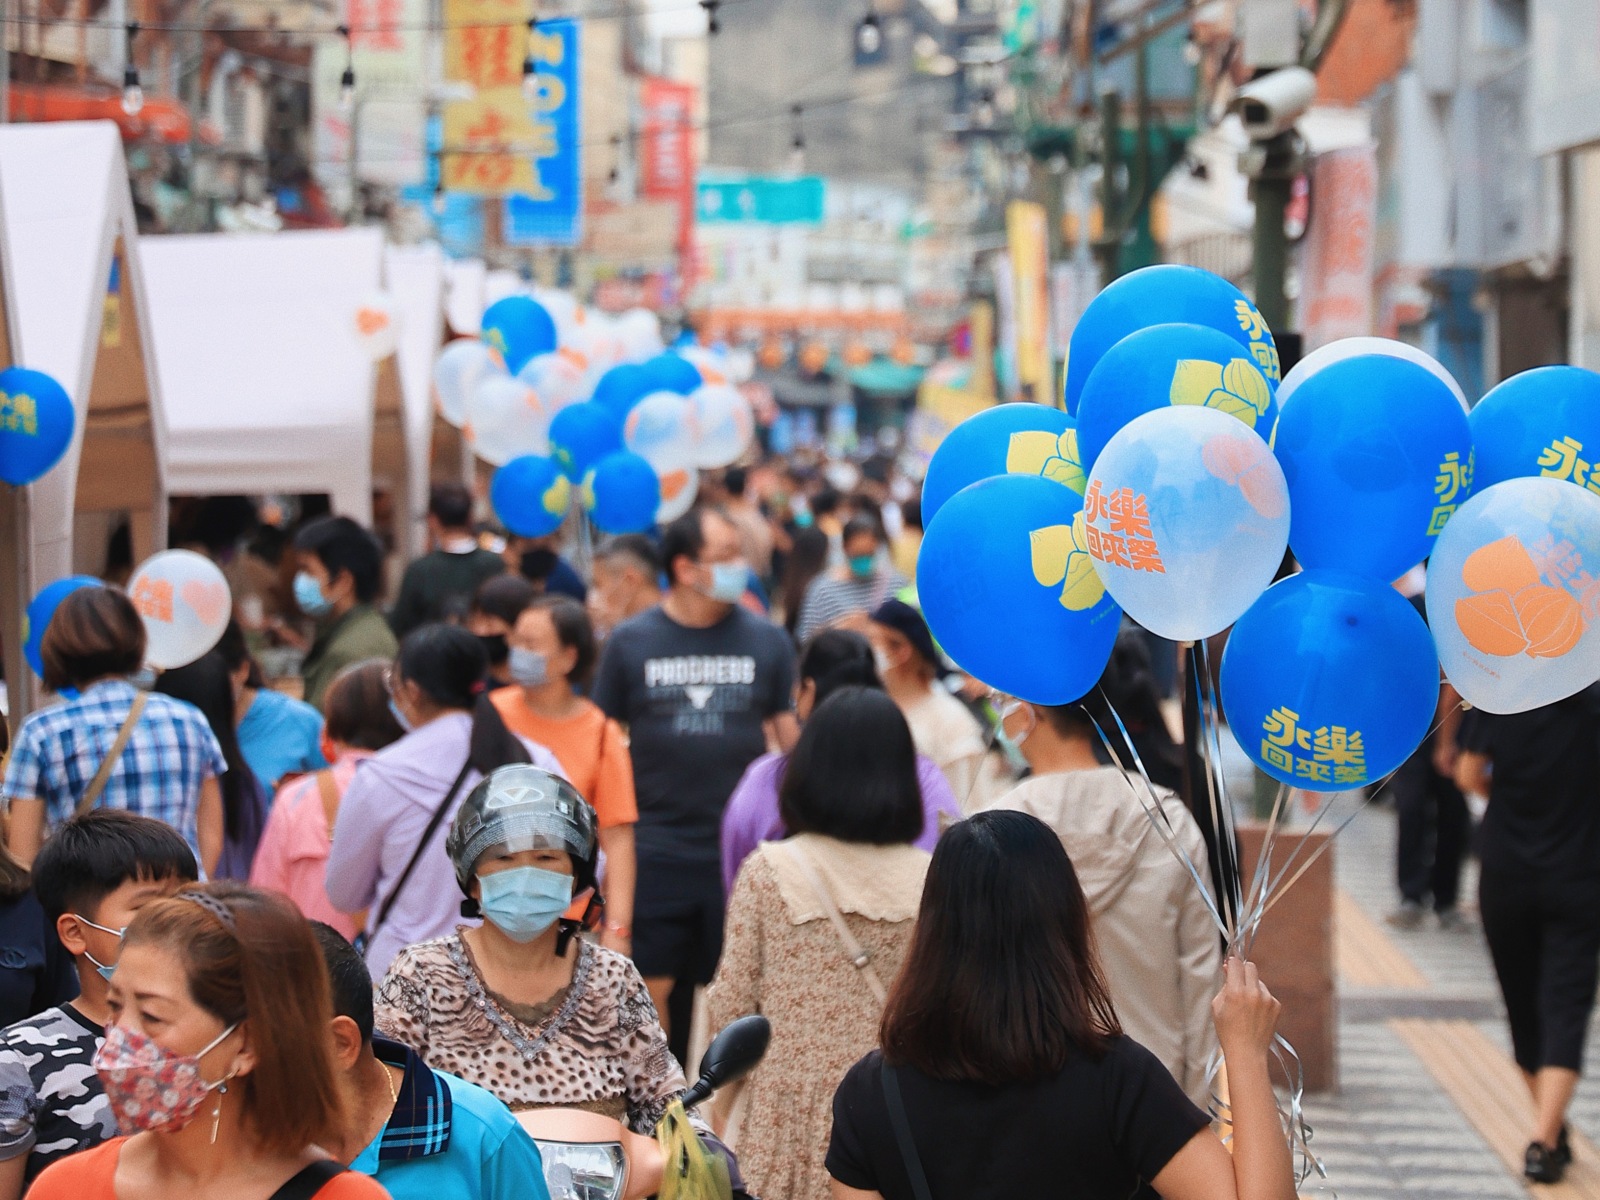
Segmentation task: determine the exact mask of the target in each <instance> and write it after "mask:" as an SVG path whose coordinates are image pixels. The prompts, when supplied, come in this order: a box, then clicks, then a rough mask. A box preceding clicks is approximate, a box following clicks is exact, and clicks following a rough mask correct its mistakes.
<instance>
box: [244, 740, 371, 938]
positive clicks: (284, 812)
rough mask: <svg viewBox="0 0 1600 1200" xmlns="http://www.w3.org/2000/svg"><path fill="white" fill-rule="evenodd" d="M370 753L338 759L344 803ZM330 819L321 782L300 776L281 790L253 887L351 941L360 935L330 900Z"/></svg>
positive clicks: (336, 769) (336, 774)
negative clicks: (279, 897) (278, 895)
mask: <svg viewBox="0 0 1600 1200" xmlns="http://www.w3.org/2000/svg"><path fill="white" fill-rule="evenodd" d="M371 757H372V752H371V751H369V750H350V751H347V752H346V753H344V754H341V755H340V756H339V759H338V761H337V762H335V763H334V764H333V766H332V768H330V769H331V770H332V771H333V782H334V785H335V786H336V787H337V788H338V789H339V795H340V797H341V798H342V797H343V796H344V793H345V789H346V788H348V787H349V786H350V780H351V779H353V778H354V777H355V773H356V767H357V766H359V765H360V763H361V762H362V760H363V759H367V758H371ZM330 832H331V831H330V830H329V828H328V818H327V814H326V813H324V812H323V810H322V793H321V791H320V790H319V789H318V787H317V777H316V775H315V774H314V773H313V774H311V775H301V776H299V777H298V778H296V779H292V780H290V781H289V782H288V783H286V784H284V785H283V786H282V787H281V788H279V789H278V795H277V798H276V799H275V800H274V801H273V802H272V811H271V812H270V813H269V814H268V816H267V828H266V830H265V832H263V833H262V835H261V845H260V847H259V848H258V849H257V850H256V861H255V863H254V864H253V865H252V866H251V868H250V882H251V883H253V884H255V885H256V886H257V887H264V888H271V889H272V890H274V891H278V892H282V893H283V894H284V895H285V896H288V897H289V899H291V900H293V901H294V902H295V904H297V905H298V906H299V908H300V911H301V912H302V913H304V914H305V915H306V917H307V918H309V919H310V920H313V921H323V922H325V923H327V924H329V925H331V926H333V927H334V928H335V929H337V930H338V931H339V932H340V933H342V934H343V935H344V936H345V937H347V938H354V937H355V936H356V934H357V933H358V932H360V926H358V925H357V924H356V923H355V921H354V920H352V919H351V917H350V915H349V914H348V913H342V912H340V911H339V910H338V909H337V908H335V907H334V906H333V901H332V900H330V899H328V890H327V886H326V876H327V868H328V847H329V845H330V844H331V842H332V838H331V837H330V836H329V834H330Z"/></svg>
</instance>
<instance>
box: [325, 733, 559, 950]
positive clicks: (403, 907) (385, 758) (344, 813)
mask: <svg viewBox="0 0 1600 1200" xmlns="http://www.w3.org/2000/svg"><path fill="white" fill-rule="evenodd" d="M471 732H472V718H471V716H469V715H468V714H467V713H463V712H451V713H446V714H445V715H444V716H442V717H439V718H438V719H437V720H434V721H429V722H428V723H427V724H426V725H424V726H422V727H421V728H419V729H417V730H414V731H413V732H411V733H408V734H407V735H406V736H405V737H403V738H401V739H400V740H399V741H398V742H396V743H394V745H392V746H389V747H387V748H385V749H383V750H380V751H378V753H376V754H374V755H373V756H372V757H371V758H369V759H367V760H366V761H365V762H363V763H362V764H361V765H360V766H359V767H357V768H356V774H355V778H354V779H352V780H351V781H350V786H349V788H347V789H346V790H345V793H344V799H343V800H341V801H340V802H339V817H338V820H337V821H336V822H335V824H334V828H333V845H332V847H331V848H330V849H329V851H328V880H327V884H328V899H330V900H331V901H333V904H334V907H335V908H337V909H339V910H340V911H341V912H352V913H353V912H360V911H361V910H362V909H366V910H368V911H367V930H368V932H369V933H371V931H372V923H373V922H374V921H375V920H377V918H378V909H379V908H380V907H381V906H382V903H383V901H384V900H385V899H386V898H387V897H388V895H389V893H390V892H392V891H393V890H394V886H395V883H396V882H397V881H398V880H399V878H400V874H401V872H403V871H404V870H405V869H406V864H407V863H408V862H410V861H411V855H412V853H413V852H414V851H415V850H416V848H417V843H418V842H419V841H421V840H422V834H423V832H424V831H425V830H426V829H427V828H428V822H429V821H430V820H432V819H433V814H434V811H435V810H436V809H437V808H438V807H439V805H440V804H441V803H442V802H443V801H444V797H445V793H446V792H448V791H449V790H450V785H451V784H452V783H454V782H455V780H456V776H457V775H459V774H460V773H461V768H462V766H463V764H465V763H466V761H467V741H468V738H469V736H470V735H471ZM523 744H524V745H526V746H527V747H528V753H529V754H530V755H532V757H533V765H534V766H536V767H543V768H544V769H545V770H546V771H549V772H551V773H552V774H555V775H560V776H561V777H562V778H565V777H566V773H565V772H564V771H562V769H561V764H560V763H559V762H557V761H556V757H555V755H553V754H551V753H550V751H548V750H546V749H545V748H544V747H543V746H539V745H535V744H534V743H533V742H530V741H528V740H527V739H526V738H524V739H523ZM481 778H482V776H480V775H479V774H478V773H477V772H476V771H473V772H471V773H469V774H468V775H467V778H466V780H465V781H464V782H463V783H462V785H461V790H460V791H458V792H457V793H456V796H455V799H454V800H453V801H451V804H450V808H451V811H450V812H449V813H447V814H446V815H445V819H444V820H442V821H440V822H439V828H438V829H437V830H436V831H435V833H434V835H433V839H432V841H431V842H430V844H429V846H428V848H427V849H426V850H424V851H423V852H422V856H421V857H420V858H418V859H417V867H416V870H414V871H412V872H411V878H410V879H408V880H406V886H405V889H404V890H403V891H402V892H401V893H400V899H399V900H397V901H396V902H395V905H394V908H393V909H392V910H391V911H390V913H389V917H388V920H386V921H384V923H383V927H382V928H381V929H379V930H378V931H377V932H376V933H375V934H372V938H371V944H370V945H369V946H368V947H367V968H368V970H370V971H371V972H372V976H373V978H374V979H378V978H382V976H383V973H384V971H386V970H387V969H388V967H389V960H390V959H392V958H394V956H395V955H396V954H398V953H399V952H400V951H401V950H403V949H404V948H405V947H407V946H409V945H412V944H413V943H415V942H424V941H427V940H428V939H429V938H436V937H444V936H445V935H446V934H449V933H453V932H455V927H456V926H457V925H458V924H460V923H461V900H462V895H461V888H460V886H459V885H458V884H457V883H456V873H455V867H453V866H452V865H451V863H450V856H449V855H448V854H446V853H445V851H444V839H445V835H446V834H448V833H449V832H450V822H451V821H452V820H454V818H455V810H456V809H457V808H459V807H460V806H461V802H462V801H463V800H464V799H466V797H467V793H468V792H470V791H472V789H473V787H474V786H475V785H476V784H477V782H478V780H479V779H481Z"/></svg>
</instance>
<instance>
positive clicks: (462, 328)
mask: <svg viewBox="0 0 1600 1200" xmlns="http://www.w3.org/2000/svg"><path fill="white" fill-rule="evenodd" d="M487 272H488V268H487V267H485V266H484V264H483V260H482V259H478V258H461V259H455V260H453V261H451V262H448V263H446V264H445V300H444V315H445V321H446V323H447V324H448V325H449V326H450V332H451V333H453V334H455V335H456V336H458V337H461V336H466V335H474V336H475V335H476V334H477V332H478V331H479V330H480V329H482V328H483V310H484V309H485V308H487V307H488V305H487V304H485V303H484V298H483V297H484V291H483V288H484V278H485V276H486V274H487Z"/></svg>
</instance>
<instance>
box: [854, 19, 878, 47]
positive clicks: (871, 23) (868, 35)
mask: <svg viewBox="0 0 1600 1200" xmlns="http://www.w3.org/2000/svg"><path fill="white" fill-rule="evenodd" d="M882 48H883V30H882V29H881V28H880V27H879V25H878V14H877V13H868V14H867V15H866V16H864V17H862V18H861V24H859V25H857V26H856V49H857V50H859V51H861V53H862V54H876V53H877V52H878V51H879V50H881V49H882Z"/></svg>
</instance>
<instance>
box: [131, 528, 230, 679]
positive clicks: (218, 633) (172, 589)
mask: <svg viewBox="0 0 1600 1200" xmlns="http://www.w3.org/2000/svg"><path fill="white" fill-rule="evenodd" d="M128 598H129V599H130V600H132V601H133V607H134V608H135V609H137V610H138V612H139V616H140V617H141V618H143V620H144V630H145V650H144V661H145V665H146V666H150V667H155V668H156V669H157V670H161V671H170V670H172V669H174V668H175V667H186V666H188V665H189V664H190V663H192V662H194V661H195V660H196V659H197V658H199V657H200V656H201V655H203V654H205V653H206V652H207V651H209V650H210V649H211V648H212V647H213V646H215V645H216V644H217V642H218V641H220V640H221V638H222V633H223V630H225V629H227V627H228V618H229V617H230V616H232V615H233V594H232V593H231V592H229V590H228V581H227V580H226V579H225V578H223V575H222V571H221V570H220V569H219V568H218V567H217V564H216V563H214V562H212V561H211V560H210V559H209V558H207V557H206V556H205V555H203V554H196V553H195V552H194V551H193V550H163V551H162V552H161V553H160V554H155V555H152V556H151V557H150V558H147V559H145V561H144V562H143V564H141V565H140V567H139V569H138V570H137V571H135V572H134V573H133V578H132V579H130V580H128Z"/></svg>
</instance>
